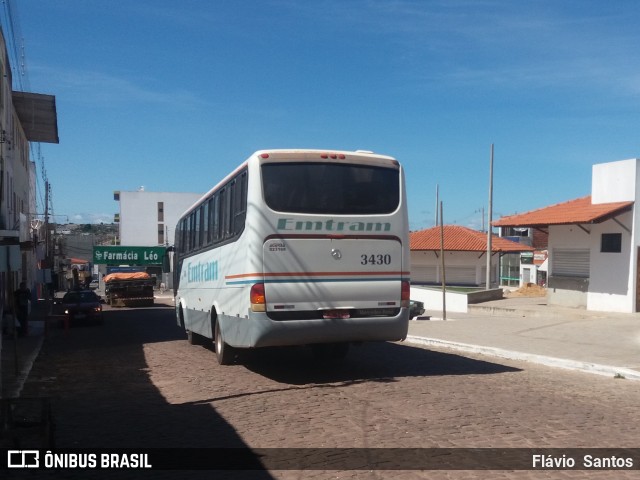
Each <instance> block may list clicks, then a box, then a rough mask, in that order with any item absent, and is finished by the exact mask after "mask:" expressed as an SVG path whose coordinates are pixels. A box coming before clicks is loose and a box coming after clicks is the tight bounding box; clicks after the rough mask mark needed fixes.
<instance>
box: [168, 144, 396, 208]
mask: <svg viewBox="0 0 640 480" xmlns="http://www.w3.org/2000/svg"><path fill="white" fill-rule="evenodd" d="M252 158H260V159H261V160H262V161H265V160H267V159H270V160H272V161H274V160H275V161H287V160H289V161H300V160H316V161H336V162H340V161H347V162H348V161H359V162H362V161H366V163H368V164H369V165H377V166H381V167H382V166H384V167H395V168H400V163H399V162H398V160H396V159H395V158H393V157H390V156H388V155H380V154H377V153H373V152H371V151H369V150H356V151H348V150H320V149H305V148H297V149H296V148H281V149H278V148H275V149H269V150H258V151H256V152H254V153H253V154H251V156H249V158H247V159H246V160H245V161H244V162H242V163H241V164H240V165H238V166H237V167H236V168H235V169H234V170H233V171H232V172H231V173H229V174H228V175H226V176H225V177H224V178H223V179H221V180H220V181H219V182H218V183H216V184H215V185H214V186H213V187H212V188H211V189H210V190H209V191H207V192H206V193H205V194H203V195H202V197H200V198H199V199H198V200H197V201H196V202H195V203H194V204H193V205H191V206H190V207H189V208H188V209H187V210H185V211H184V213H183V214H182V215H181V216H180V218H182V217H184V216H185V215H187V214H188V213H189V212H191V211H192V210H193V209H194V208H196V207H197V206H199V205H200V203H201V202H202V199H203V198H206V197H208V196H209V195H210V194H211V193H213V192H214V191H215V190H217V189H218V188H219V187H220V186H221V185H224V184H225V183H227V181H229V180H230V179H231V178H233V177H234V176H236V175H237V174H238V172H240V171H241V170H242V169H244V168H245V167H246V166H247V164H248V163H249V160H251V159H252Z"/></svg>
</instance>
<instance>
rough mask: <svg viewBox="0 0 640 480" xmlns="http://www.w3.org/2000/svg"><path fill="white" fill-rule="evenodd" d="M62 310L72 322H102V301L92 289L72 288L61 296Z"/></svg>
mask: <svg viewBox="0 0 640 480" xmlns="http://www.w3.org/2000/svg"><path fill="white" fill-rule="evenodd" d="M62 310H63V312H64V314H65V316H66V317H67V319H68V320H69V325H73V324H74V323H76V324H77V323H79V322H83V323H97V324H102V322H103V318H102V303H101V301H100V297H99V296H98V295H96V293H95V292H94V291H93V290H72V291H70V292H67V293H66V294H65V295H64V297H62Z"/></svg>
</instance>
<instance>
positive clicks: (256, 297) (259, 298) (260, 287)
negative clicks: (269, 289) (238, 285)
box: [249, 283, 267, 312]
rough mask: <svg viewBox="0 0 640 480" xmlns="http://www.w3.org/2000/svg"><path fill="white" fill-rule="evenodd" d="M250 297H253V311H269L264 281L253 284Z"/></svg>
mask: <svg viewBox="0 0 640 480" xmlns="http://www.w3.org/2000/svg"><path fill="white" fill-rule="evenodd" d="M249 297H250V299H251V311H252V312H266V311H267V301H266V299H265V296H264V283H256V284H254V285H252V286H251V293H250V294H249Z"/></svg>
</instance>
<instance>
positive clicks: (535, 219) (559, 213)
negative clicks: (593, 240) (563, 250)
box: [492, 195, 634, 227]
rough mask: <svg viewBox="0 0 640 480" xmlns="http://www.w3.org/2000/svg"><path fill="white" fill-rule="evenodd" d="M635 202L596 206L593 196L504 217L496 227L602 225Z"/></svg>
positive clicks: (494, 223)
mask: <svg viewBox="0 0 640 480" xmlns="http://www.w3.org/2000/svg"><path fill="white" fill-rule="evenodd" d="M633 204H634V202H633V201H626V202H610V203H599V204H594V203H593V202H592V201H591V195H587V196H585V197H581V198H576V199H575V200H569V201H567V202H563V203H558V204H556V205H551V206H549V207H544V208H539V209H537V210H532V211H530V212H526V213H521V214H518V215H509V216H506V217H502V218H501V219H499V220H496V221H495V222H493V223H492V225H493V226H494V227H548V226H549V225H588V224H593V223H602V222H605V221H607V220H610V219H612V218H615V217H617V216H619V215H620V214H622V213H624V212H629V211H631V210H632V209H633Z"/></svg>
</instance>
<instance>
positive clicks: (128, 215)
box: [120, 191, 202, 247]
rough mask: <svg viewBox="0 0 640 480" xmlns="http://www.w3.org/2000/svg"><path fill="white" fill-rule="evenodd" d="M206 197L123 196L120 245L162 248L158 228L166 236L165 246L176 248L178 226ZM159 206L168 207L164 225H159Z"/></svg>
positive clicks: (148, 194)
mask: <svg viewBox="0 0 640 480" xmlns="http://www.w3.org/2000/svg"><path fill="white" fill-rule="evenodd" d="M201 196H202V194H200V193H172V192H146V191H139V192H120V244H121V245H125V246H132V247H135V246H141V247H144V246H154V245H158V228H159V226H160V225H161V226H162V228H163V229H164V232H165V239H164V240H165V242H164V243H165V244H168V245H173V243H174V237H175V228H176V223H177V222H178V219H179V218H180V216H181V215H182V214H183V213H184V212H185V211H186V210H187V209H188V208H189V207H191V206H192V205H193V204H194V203H195V202H196V201H197V200H198V199H200V197H201ZM158 202H163V204H164V221H158Z"/></svg>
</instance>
